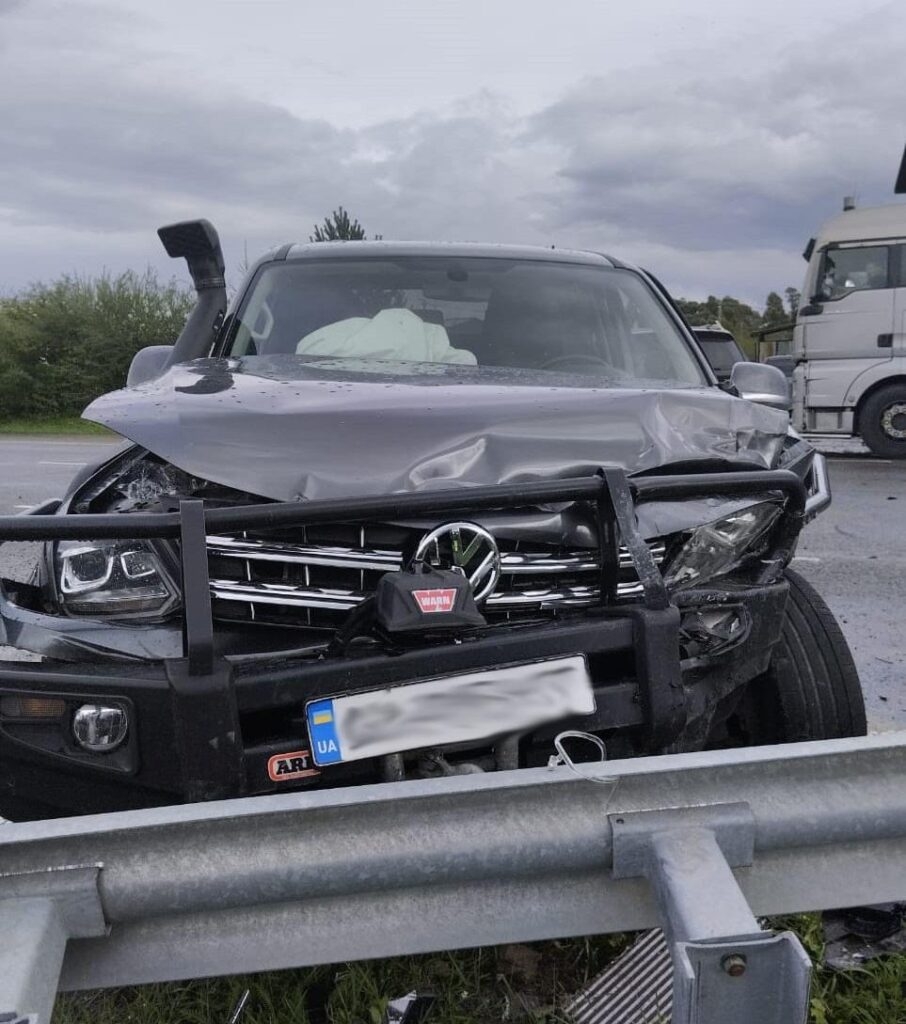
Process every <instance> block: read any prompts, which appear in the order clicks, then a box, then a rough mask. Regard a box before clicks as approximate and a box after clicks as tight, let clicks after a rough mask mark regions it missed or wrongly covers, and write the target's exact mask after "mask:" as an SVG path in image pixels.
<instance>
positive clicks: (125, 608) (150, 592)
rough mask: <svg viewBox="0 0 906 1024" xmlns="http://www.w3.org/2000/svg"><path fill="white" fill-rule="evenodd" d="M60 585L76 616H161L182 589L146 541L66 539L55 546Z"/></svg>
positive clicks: (62, 593) (171, 605) (62, 594)
mask: <svg viewBox="0 0 906 1024" xmlns="http://www.w3.org/2000/svg"><path fill="white" fill-rule="evenodd" d="M56 570H57V584H58V587H59V593H60V598H61V600H62V603H63V607H64V608H65V610H66V611H68V612H72V613H73V614H76V615H107V616H120V615H138V614H146V615H148V614H154V615H162V614H164V613H165V612H168V611H171V610H172V609H173V607H174V606H175V605H176V604H177V603H178V601H179V591H178V590H177V588H176V586H175V585H174V584H173V581H172V580H171V579H170V577H169V576H168V575H167V573H166V571H165V570H164V568H163V566H162V565H161V563H160V560H159V559H158V557H157V554H156V553H155V552H154V550H153V549H152V548H151V547H149V546H148V545H146V544H144V543H142V542H141V541H103V540H100V541H87V542H78V541H72V542H71V541H64V542H61V543H60V544H58V545H57V548H56Z"/></svg>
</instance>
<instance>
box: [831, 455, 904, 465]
mask: <svg viewBox="0 0 906 1024" xmlns="http://www.w3.org/2000/svg"><path fill="white" fill-rule="evenodd" d="M826 458H827V461H828V462H846V463H848V464H850V465H851V464H852V462H853V460H852V459H840V458H838V459H835V458H832V457H831V456H830V455H828V456H826ZM892 462H893V459H866V460H865V462H864V463H863V465H869V466H889V465H890V464H891V463H892Z"/></svg>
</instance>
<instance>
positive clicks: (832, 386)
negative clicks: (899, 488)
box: [792, 200, 906, 458]
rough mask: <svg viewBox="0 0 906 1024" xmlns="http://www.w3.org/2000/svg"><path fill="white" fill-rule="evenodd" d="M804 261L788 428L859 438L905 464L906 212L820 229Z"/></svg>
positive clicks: (864, 216) (876, 212)
mask: <svg viewBox="0 0 906 1024" xmlns="http://www.w3.org/2000/svg"><path fill="white" fill-rule="evenodd" d="M803 255H804V256H805V258H806V259H807V260H808V270H807V272H806V278H805V284H804V286H803V289H802V296H803V299H802V305H801V306H800V308H799V313H798V316H797V318H796V326H795V330H794V333H793V348H792V355H793V357H794V359H795V360H796V366H795V369H794V371H793V424H794V426H795V427H796V428H797V429H799V430H802V431H806V432H810V433H811V432H814V433H831V434H842V435H850V436H851V435H858V436H861V437H862V439H863V440H864V441H865V443H866V444H867V445H868V447H869V448H870V449H871V450H872V451H873V452H875V453H876V454H878V455H883V456H886V457H888V458H891V457H892V458H906V203H894V204H891V205H888V206H875V207H866V208H865V209H855V206H854V204H853V203H852V201H851V200H846V201H845V202H844V212H843V213H842V214H840V215H839V216H837V217H834V218H833V219H832V220H830V221H828V222H827V223H826V224H824V225H823V226H822V228H821V231H820V232H819V234H818V236H817V238H813V239H811V240H810V241H809V244H808V246H807V248H806V250H805V253H804V254H803Z"/></svg>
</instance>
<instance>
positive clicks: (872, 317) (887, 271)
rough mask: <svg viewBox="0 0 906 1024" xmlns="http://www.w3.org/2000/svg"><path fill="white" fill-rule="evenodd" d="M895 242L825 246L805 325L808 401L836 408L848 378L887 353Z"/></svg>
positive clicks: (891, 331)
mask: <svg viewBox="0 0 906 1024" xmlns="http://www.w3.org/2000/svg"><path fill="white" fill-rule="evenodd" d="M896 256H897V247H896V246H892V245H887V244H883V245H879V244H876V243H875V244H868V243H859V244H852V245H841V246H829V247H828V248H827V249H826V250H825V252H824V254H823V256H822V260H821V265H820V269H819V275H818V282H817V285H818V294H817V295H816V296H815V297H814V299H813V302H812V303H810V306H809V308H810V309H813V310H814V313H813V314H812V315H809V316H808V317H807V318H801V322H802V324H803V328H804V338H803V345H804V354H805V357H806V360H807V362H806V376H807V404H808V406H809V407H810V408H812V409H815V408H841V407H842V406H843V405H844V396H845V395H846V392H847V390H848V389H849V386H850V384H851V383H852V381H853V380H854V379H855V378H856V377H857V376H858V375H859V374H860V373H863V372H864V371H865V370H866V369H869V368H870V367H872V366H874V365H876V364H877V363H879V362H884V361H887V360H889V359H890V358H891V356H892V351H893V350H892V340H893V334H894V315H895V298H896V292H897V291H898V289H895V288H894V284H895V283H896V277H895V275H896V268H897V264H898V261H897V258H896Z"/></svg>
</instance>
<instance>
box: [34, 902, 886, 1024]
mask: <svg viewBox="0 0 906 1024" xmlns="http://www.w3.org/2000/svg"><path fill="white" fill-rule="evenodd" d="M774 926H775V927H776V928H778V929H781V928H790V929H792V930H794V931H796V932H797V933H798V934H799V935H800V937H801V938H802V940H803V942H804V944H805V946H806V948H807V949H808V951H809V953H810V954H811V955H812V957H813V959H815V960H816V961H817V960H818V959H819V958H820V956H821V951H822V936H821V920H820V916H819V915H817V914H811V915H801V916H798V917H795V918H785V919H783V920H779V921H776V922H774ZM630 939H631V936H629V937H624V936H606V937H600V938H594V939H573V940H569V941H562V942H541V943H534V944H531V945H520V946H503V947H498V948H491V949H478V950H466V951H460V952H456V953H439V954H437V953H435V954H429V955H426V956H412V957H395V958H393V959H388V960H374V961H368V962H363V963H353V964H337V965H333V966H328V967H315V968H307V969H302V970H295V971H274V972H271V973H265V974H257V975H248V976H237V977H232V978H219V979H212V980H208V981H191V982H178V983H172V984H166V985H146V986H142V987H137V988H125V989H118V990H115V991H107V992H91V993H79V994H73V995H66V996H61V997H60V998H59V999H58V1001H57V1008H56V1012H55V1014H54V1018H53V1024H89V1022H90V1024H114V1022H116V1024H121V1022H135V1024H171V1022H176V1021H179V1022H186V1024H209V1022H210V1024H226V1022H227V1021H228V1020H229V1016H230V1013H231V1011H232V1009H233V1008H234V1007H235V1005H236V1003H237V1002H238V1000H239V998H240V996H241V994H242V993H243V991H244V990H245V989H249V990H250V998H249V1001H248V1004H247V1006H246V1009H245V1012H244V1013H243V1014H242V1017H241V1024H317V1022H318V1021H321V1020H323V1019H324V1018H323V1017H321V1016H320V1015H317V1014H316V1015H315V1016H314V1018H313V1017H312V1016H311V1013H310V1011H311V1009H312V1007H313V1006H314V1007H318V1006H323V1005H324V1000H325V999H326V1007H327V1018H326V1019H327V1021H329V1024H380V1022H381V1018H382V1015H383V1012H384V1008H385V1006H386V1004H387V1001H388V999H391V998H394V997H397V996H401V995H404V994H405V993H406V992H409V991H411V990H412V989H419V990H423V991H432V992H434V993H435V994H436V995H437V997H438V1002H437V1004H436V1005H435V1007H434V1009H433V1011H432V1012H431V1014H430V1016H429V1019H428V1024H499V1022H500V1021H503V1020H509V1021H514V1022H522V1024H560V1022H562V1021H563V1020H564V1018H563V1016H562V1013H561V1012H560V1011H559V1006H560V1005H561V1003H562V998H563V996H564V995H566V994H569V993H572V992H575V991H577V990H578V989H581V988H582V987H583V986H584V984H585V983H586V982H587V981H589V980H590V979H591V978H593V977H594V976H595V975H596V974H597V973H598V972H599V971H600V970H601V969H602V968H603V967H604V966H605V965H606V964H607V963H609V962H610V960H611V959H613V957H614V956H615V955H616V954H617V953H619V952H620V951H621V950H622V949H623V948H625V946H626V944H627V942H628V941H629V940H630ZM904 992H906V955H903V956H887V957H882V958H879V959H877V960H875V961H872V962H871V963H869V964H867V965H866V966H865V967H864V968H862V969H860V970H858V971H851V972H847V973H846V974H837V973H835V972H832V971H828V970H824V969H822V968H816V970H815V972H814V976H813V983H812V999H811V1021H812V1024H906V996H904Z"/></svg>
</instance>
